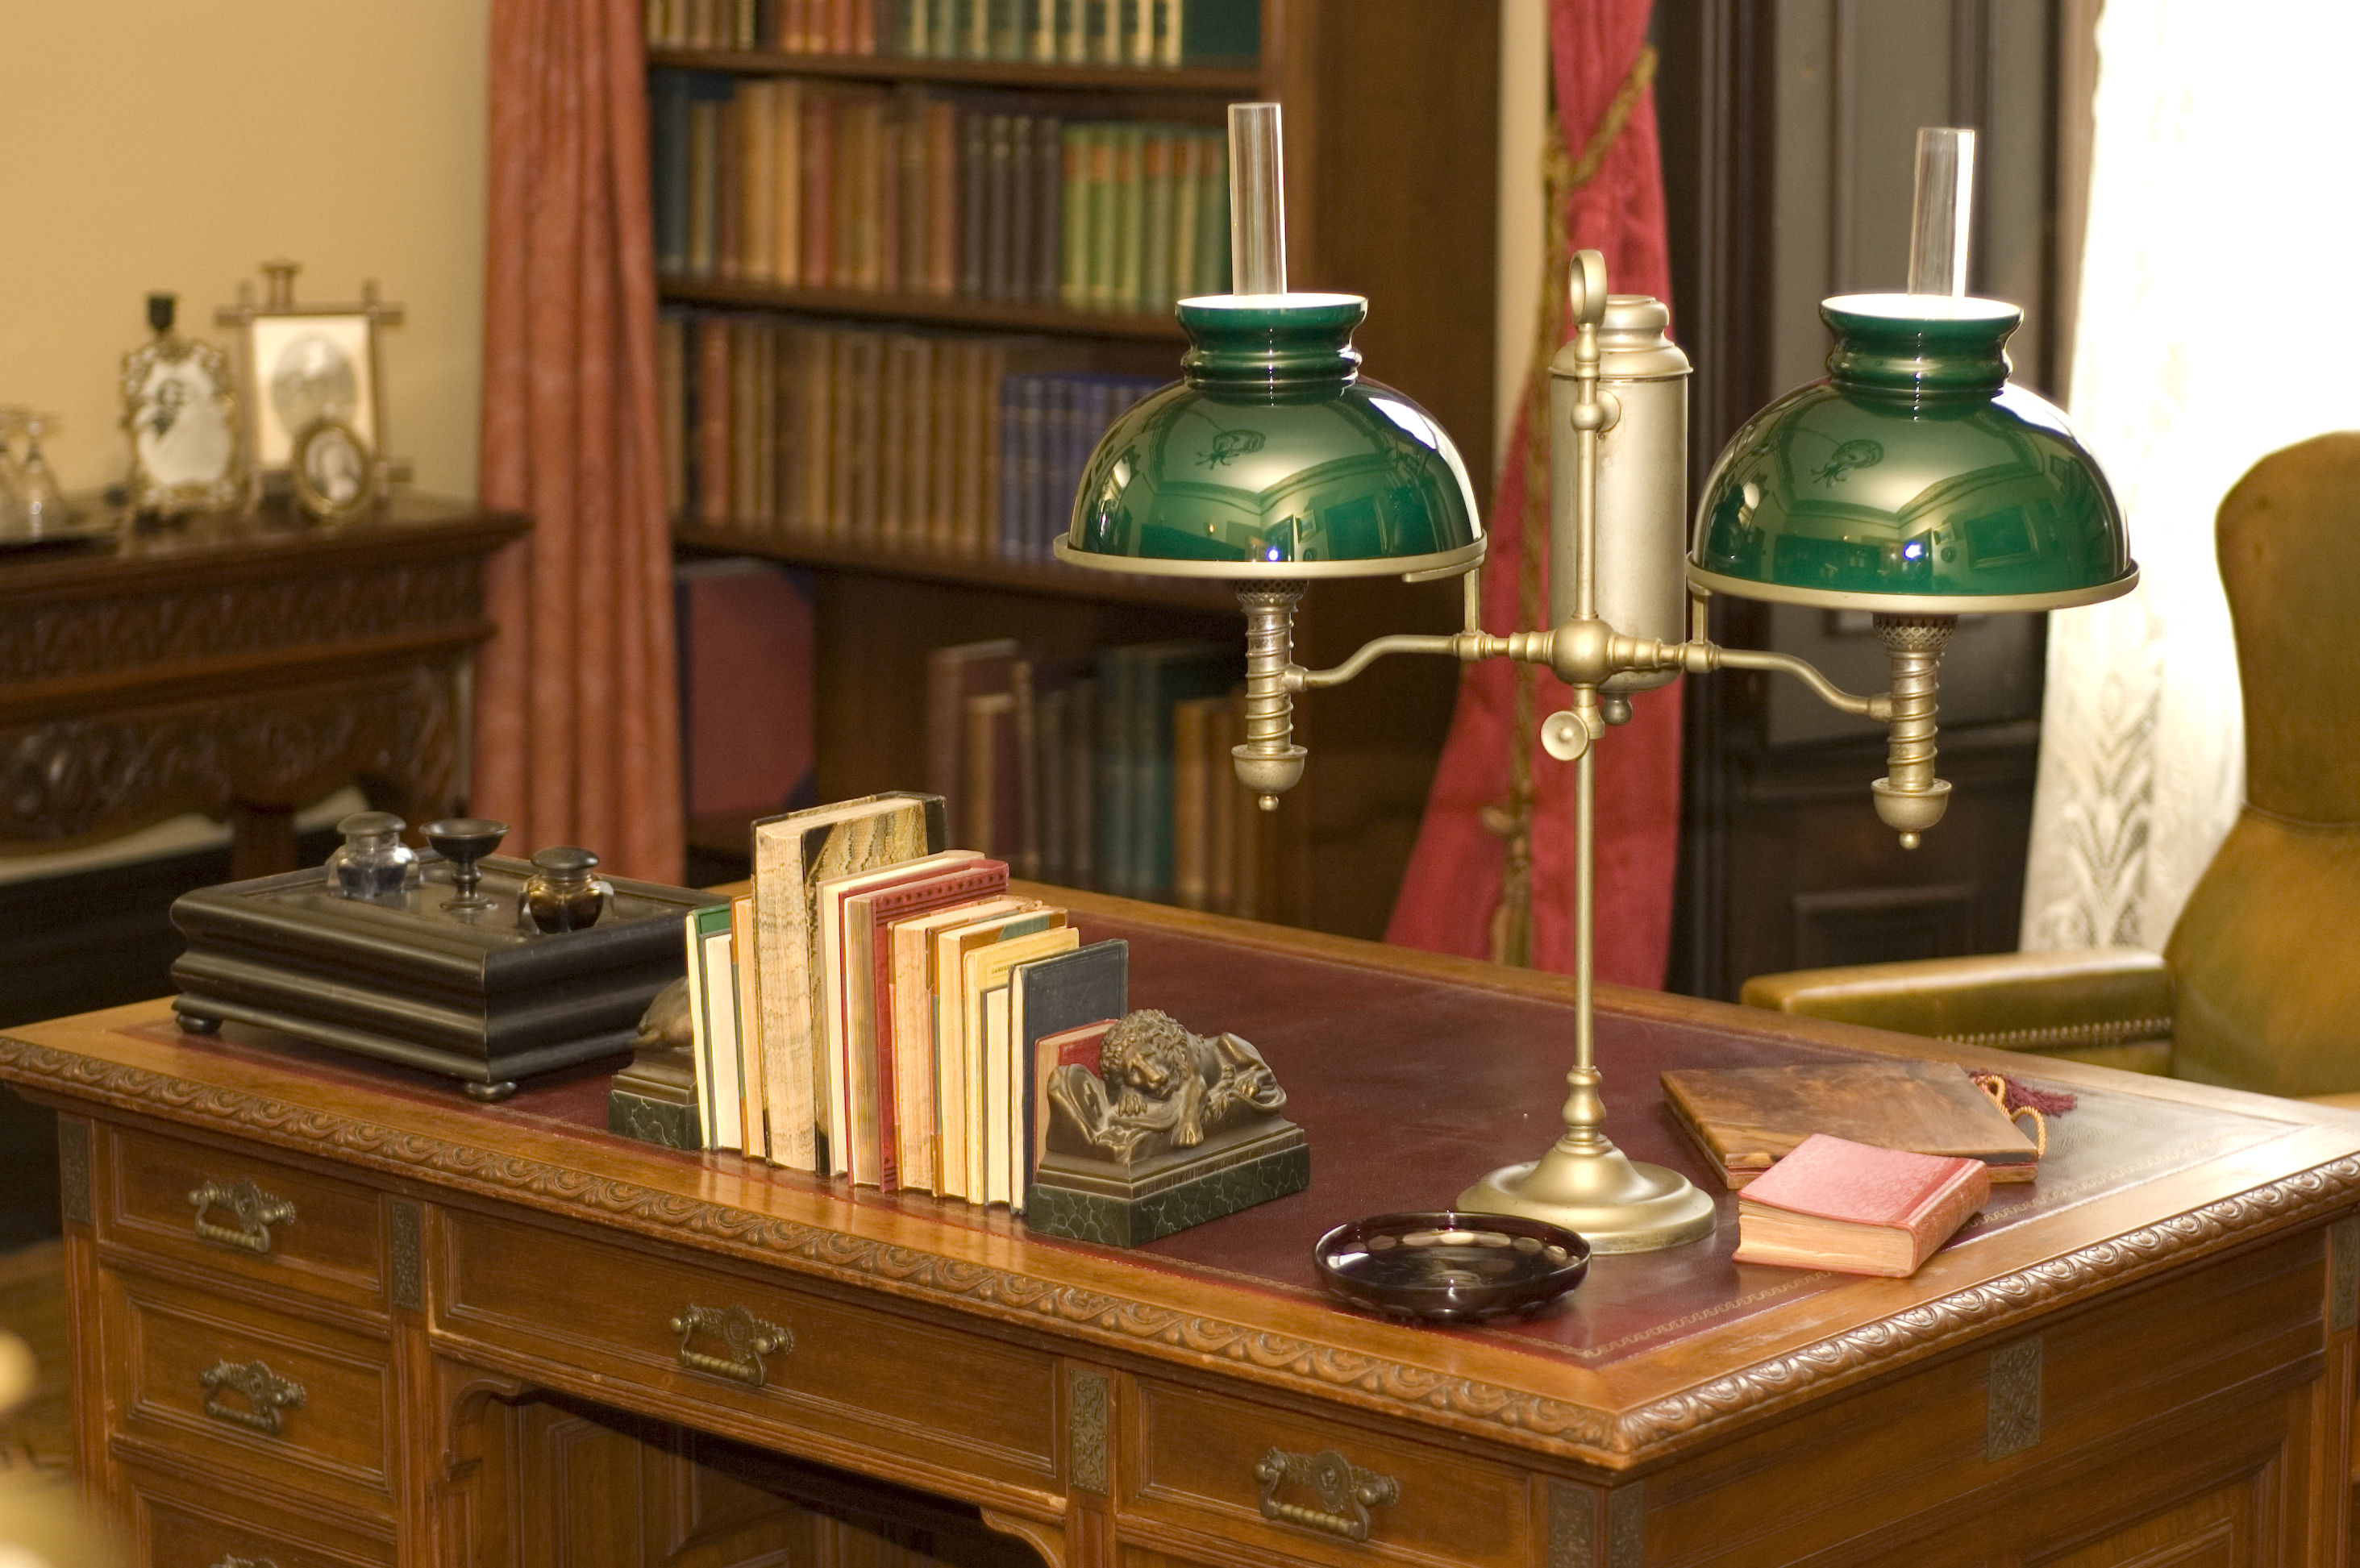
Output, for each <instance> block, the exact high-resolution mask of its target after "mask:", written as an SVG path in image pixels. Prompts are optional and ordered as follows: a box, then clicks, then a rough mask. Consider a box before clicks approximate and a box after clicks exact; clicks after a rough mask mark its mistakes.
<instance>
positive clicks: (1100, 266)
mask: <svg viewBox="0 0 2360 1568" xmlns="http://www.w3.org/2000/svg"><path fill="white" fill-rule="evenodd" d="M1115 130H1116V127H1114V126H1112V125H1093V126H1091V127H1090V191H1089V208H1090V247H1089V269H1088V270H1089V280H1090V287H1089V308H1090V309H1091V310H1113V309H1114V284H1115V274H1114V266H1115V234H1116V226H1115V200H1114V164H1115ZM691 265H692V266H694V259H693V258H692V262H691Z"/></svg>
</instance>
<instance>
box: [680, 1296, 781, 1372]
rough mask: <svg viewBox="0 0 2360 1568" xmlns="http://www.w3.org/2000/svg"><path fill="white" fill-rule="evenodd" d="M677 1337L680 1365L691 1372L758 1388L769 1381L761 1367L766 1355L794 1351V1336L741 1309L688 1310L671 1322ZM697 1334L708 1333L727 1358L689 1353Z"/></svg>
mask: <svg viewBox="0 0 2360 1568" xmlns="http://www.w3.org/2000/svg"><path fill="white" fill-rule="evenodd" d="M699 1332H703V1333H705V1334H711V1335H713V1336H714V1337H715V1338H716V1339H718V1340H720V1341H721V1343H722V1344H723V1345H725V1346H727V1349H728V1354H727V1356H711V1355H707V1354H706V1353H705V1352H704V1351H702V1350H691V1349H690V1348H689V1345H690V1344H691V1343H692V1342H693V1341H694V1339H695V1338H696V1336H697V1334H699ZM672 1333H674V1334H678V1335H680V1364H681V1365H682V1366H683V1367H687V1368H688V1369H689V1370H690V1371H692V1372H709V1373H711V1374H712V1375H713V1376H714V1377H727V1378H728V1379H730V1380H731V1381H732V1382H736V1383H743V1384H745V1385H746V1386H747V1387H748V1388H760V1387H761V1386H762V1385H763V1384H764V1383H766V1382H768V1381H769V1380H770V1370H769V1368H768V1367H764V1366H763V1365H762V1358H763V1357H764V1356H783V1355H785V1354H786V1353H787V1352H789V1351H791V1350H792V1349H794V1347H795V1336H794V1335H793V1334H792V1333H790V1332H789V1331H788V1330H786V1329H783V1328H781V1327H780V1326H779V1325H778V1324H776V1323H765V1322H763V1321H762V1320H761V1319H760V1318H758V1317H756V1316H755V1315H754V1314H753V1313H751V1312H748V1311H747V1310H746V1309H745V1308H743V1307H728V1308H722V1309H716V1308H713V1307H689V1308H686V1309H684V1310H683V1312H681V1313H680V1315H679V1316H677V1317H675V1318H673V1319H672Z"/></svg>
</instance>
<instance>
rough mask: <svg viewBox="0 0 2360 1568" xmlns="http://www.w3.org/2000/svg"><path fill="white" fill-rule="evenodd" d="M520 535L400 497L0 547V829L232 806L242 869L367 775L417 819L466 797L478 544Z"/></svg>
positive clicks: (102, 826) (278, 847) (30, 837)
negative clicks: (328, 520) (299, 817)
mask: <svg viewBox="0 0 2360 1568" xmlns="http://www.w3.org/2000/svg"><path fill="white" fill-rule="evenodd" d="M528 527H530V524H529V523H528V522H527V521H526V519H524V518H523V517H514V516H506V515H486V514H484V513H481V512H478V511H475V510H474V509H473V508H469V507H464V506H457V505H454V504H453V503H449V502H437V501H431V500H425V499H422V498H419V497H415V496H404V497H401V498H399V499H398V500H397V501H396V502H395V503H394V505H393V506H392V507H391V509H390V510H389V511H388V513H386V514H385V515H383V516H380V517H367V518H362V519H359V520H356V521H355V522H352V523H348V524H344V525H343V526H341V527H336V528H322V527H321V526H319V525H317V524H313V523H309V522H306V521H303V520H301V519H300V518H294V517H289V516H288V515H286V514H285V513H284V512H272V511H266V512H264V513H262V514H260V515H258V516H255V517H192V518H189V519H187V520H185V521H182V522H177V523H171V524H138V525H129V526H126V528H125V530H124V532H123V534H122V535H121V537H120V538H119V539H117V540H116V541H115V542H114V543H113V544H111V545H108V546H105V547H104V548H99V547H83V548H74V547H58V548H54V549H52V548H46V547H45V548H43V549H40V550H13V551H6V552H0V842H10V843H15V844H60V845H62V844H72V843H79V842H83V841H88V840H93V839H99V838H104V837H107V836H110V835H112V834H115V833H126V832H128V831H130V830H132V829H134V828H137V827H142V826H145V825H146V824H147V823H148V822H157V821H160V820H162V819H163V818H165V817H169V816H171V815H173V814H175V813H177V812H180V811H203V812H205V813H207V814H208V815H212V816H226V817H228V818H229V819H230V821H231V822H232V824H233V826H234V827H235V844H234V848H233V851H232V855H233V861H234V866H235V870H234V872H233V875H235V876H236V877H240V878H244V877H260V876H267V875H268V874H269V873H271V872H273V871H288V870H292V869H293V868H294V866H295V837H294V812H295V809H296V808H297V807H298V806H300V805H302V804H304V803H305V802H307V801H311V800H317V799H319V798H320V797H321V796H322V795H325V794H327V793H328V792H329V791H330V790H332V789H335V788H336V787H337V786H339V785H341V784H344V783H347V782H350V781H352V780H354V779H359V780H360V781H361V782H362V785H363V787H364V788H365V789H366V790H367V792H368V793H369V795H370V797H371V799H372V800H373V801H374V802H375V803H377V804H380V805H383V806H385V807H387V808H388V809H389V810H392V811H399V812H400V813H401V814H402V815H403V816H405V817H407V818H409V819H410V822H412V823H418V822H427V821H430V820H432V818H434V817H436V816H441V815H445V814H447V813H448V812H449V811H450V810H451V809H452V808H453V806H454V805H455V804H456V803H457V794H458V790H459V788H460V782H461V781H460V778H459V767H460V760H461V758H462V757H464V755H465V740H464V735H462V733H461V731H462V729H463V728H464V724H465V720H466V715H465V709H464V670H465V667H466V661H467V658H468V656H469V655H470V654H471V653H472V652H473V651H474V649H475V645H476V644H478V643H480V642H482V641H483V640H484V639H485V638H486V637H489V636H490V635H491V631H492V627H491V625H490V623H489V622H487V621H486V620H485V619H484V594H483V564H484V558H485V557H486V556H487V555H489V554H490V553H491V552H492V551H493V550H497V549H498V548H499V547H500V546H502V545H504V544H507V543H508V541H510V540H511V539H517V538H519V537H520V536H521V535H522V534H523V533H524V532H525V530H526V528H528Z"/></svg>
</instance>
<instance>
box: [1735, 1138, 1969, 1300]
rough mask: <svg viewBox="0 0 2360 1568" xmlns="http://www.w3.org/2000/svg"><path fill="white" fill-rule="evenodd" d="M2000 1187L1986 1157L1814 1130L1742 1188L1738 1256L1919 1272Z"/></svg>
mask: <svg viewBox="0 0 2360 1568" xmlns="http://www.w3.org/2000/svg"><path fill="white" fill-rule="evenodd" d="M1990 1197H1991V1171H1990V1170H1989V1168H1988V1167H1986V1166H1985V1165H1984V1164H1983V1161H1982V1160H1965V1159H1945V1158H1943V1157H1941V1156H1939V1155H1932V1154H1907V1153H1904V1152H1902V1151H1901V1150H1899V1149H1878V1148H1875V1147H1874V1146H1873V1145H1870V1144H1865V1143H1852V1142H1850V1141H1848V1140H1846V1139H1844V1138H1830V1137H1829V1136H1828V1135H1827V1134H1825V1133H1818V1132H1815V1133H1813V1134H1812V1135H1811V1136H1810V1137H1808V1138H1805V1139H1804V1140H1803V1141H1802V1142H1801V1143H1799V1144H1797V1145H1796V1146H1795V1149H1794V1152H1793V1153H1791V1154H1789V1155H1787V1156H1786V1158H1785V1159H1783V1160H1779V1161H1778V1163H1777V1164H1775V1165H1774V1166H1772V1167H1771V1168H1770V1170H1769V1171H1768V1172H1766V1173H1765V1174H1764V1175H1762V1176H1759V1177H1756V1178H1755V1179H1754V1181H1753V1182H1752V1184H1751V1185H1749V1186H1747V1187H1746V1188H1745V1190H1744V1191H1743V1192H1740V1193H1738V1195H1737V1227H1738V1230H1737V1234H1738V1244H1737V1261H1738V1262H1740V1263H1779V1264H1785V1265H1786V1266H1788V1267H1790V1268H1796V1269H1832V1270H1834V1271H1835V1272H1837V1273H1839V1274H1882V1275H1888V1276H1890V1277H1892V1278H1894V1279H1903V1278H1906V1277H1907V1276H1908V1275H1911V1274H1915V1273H1916V1272H1917V1269H1918V1266H1919V1265H1920V1264H1922V1263H1924V1262H1925V1261H1926V1259H1927V1258H1929V1257H1931V1256H1932V1255H1933V1252H1934V1249H1935V1248H1936V1247H1939V1246H1941V1245H1942V1244H1943V1243H1944V1242H1946V1241H1948V1240H1950V1236H1951V1235H1952V1233H1954V1232H1956V1231H1957V1230H1958V1228H1959V1226H1961V1225H1963V1224H1965V1223H1966V1220H1967V1216H1968V1215H1970V1214H1973V1213H1974V1212H1975V1211H1976V1210H1978V1209H1980V1208H1982V1207H1983V1204H1984V1203H1985V1202H1986V1201H1988V1200H1989V1199H1990Z"/></svg>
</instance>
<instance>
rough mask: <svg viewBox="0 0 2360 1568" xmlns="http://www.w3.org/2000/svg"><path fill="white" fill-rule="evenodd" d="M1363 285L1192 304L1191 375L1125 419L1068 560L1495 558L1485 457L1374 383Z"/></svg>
mask: <svg viewBox="0 0 2360 1568" xmlns="http://www.w3.org/2000/svg"><path fill="white" fill-rule="evenodd" d="M1367 314H1368V301H1366V300H1365V299H1360V297H1359V296H1357V295H1351V294H1277V295H1216V296H1211V297H1208V298H1205V299H1184V300H1182V301H1181V302H1180V324H1181V326H1182V327H1183V328H1184V329H1185V330H1186V332H1187V333H1188V337H1189V340H1190V342H1191V343H1193V344H1194V345H1195V346H1194V347H1192V348H1191V349H1190V351H1189V352H1188V354H1187V355H1186V356H1185V358H1184V359H1183V360H1182V361H1181V363H1182V365H1183V366H1184V367H1185V372H1186V378H1185V380H1183V381H1180V382H1178V383H1176V384H1175V385H1173V386H1170V387H1164V389H1163V390H1162V391H1160V392H1157V393H1154V394H1153V395H1152V396H1150V397H1147V398H1146V399H1145V400H1144V401H1142V402H1141V403H1139V404H1137V405H1136V406H1134V407H1133V408H1131V410H1130V411H1129V412H1127V413H1125V414H1124V415H1123V416H1122V417H1121V418H1120V419H1117V420H1116V421H1115V423H1114V426H1113V428H1112V429H1110V430H1108V431H1107V433H1106V437H1105V439H1104V440H1102V441H1099V442H1098V450H1097V451H1096V452H1093V453H1092V454H1091V455H1090V461H1089V463H1088V465H1087V467H1086V468H1085V469H1084V470H1083V474H1082V484H1081V488H1080V490H1079V491H1078V492H1077V493H1076V495H1075V497H1074V517H1073V526H1072V528H1070V529H1069V530H1068V532H1067V533H1066V534H1065V536H1064V537H1063V538H1061V539H1058V540H1057V542H1056V546H1055V551H1056V555H1057V558H1058V559H1059V560H1061V561H1073V562H1075V563H1076V564H1078V565H1083V566H1095V567H1099V568H1103V569H1107V570H1111V571H1118V572H1149V573H1161V574H1165V575H1173V576H1186V577H1230V578H1242V579H1249V580H1251V579H1254V578H1308V577H1366V576H1389V575H1405V574H1408V573H1413V572H1453V571H1463V570H1465V569H1467V568H1468V567H1470V566H1473V565H1474V564H1476V563H1477V562H1479V561H1481V560H1482V559H1483V527H1482V522H1481V520H1480V517H1479V516H1478V514H1477V511H1476V506H1475V487H1474V485H1473V484H1472V483H1470V480H1469V479H1468V476H1467V465H1466V464H1465V463H1462V462H1461V461H1460V460H1459V449H1458V448H1457V447H1455V446H1453V445H1452V444H1451V441H1450V438H1449V436H1448V435H1447V434H1445V433H1444V432H1443V429H1442V427H1441V425H1439V424H1438V423H1437V422H1436V420H1435V419H1434V417H1433V416H1432V415H1430V414H1428V413H1427V412H1426V410H1425V409H1423V408H1419V407H1418V406H1417V405H1416V404H1415V403H1413V402H1411V401H1410V400H1409V399H1408V398H1407V397H1403V396H1402V395H1401V394H1400V393H1398V392H1396V391H1394V390H1393V389H1392V388H1391V387H1383V386H1380V385H1379V384H1377V383H1376V382H1373V381H1364V380H1362V379H1360V375H1359V368H1360V355H1359V354H1357V353H1355V352H1354V351H1353V348H1352V329H1353V328H1355V327H1357V326H1359V325H1360V321H1361V319H1362V318H1363V317H1365V316H1366V315H1367Z"/></svg>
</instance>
